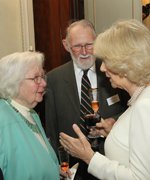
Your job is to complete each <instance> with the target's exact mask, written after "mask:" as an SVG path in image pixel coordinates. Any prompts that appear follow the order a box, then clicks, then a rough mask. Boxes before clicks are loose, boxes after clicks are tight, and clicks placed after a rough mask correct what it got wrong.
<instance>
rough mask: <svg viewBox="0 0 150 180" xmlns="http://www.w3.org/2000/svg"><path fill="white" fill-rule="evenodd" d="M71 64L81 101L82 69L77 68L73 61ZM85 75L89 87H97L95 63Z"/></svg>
mask: <svg viewBox="0 0 150 180" xmlns="http://www.w3.org/2000/svg"><path fill="white" fill-rule="evenodd" d="M73 65H74V71H75V77H76V82H77V87H78V94H79V99H80V101H81V80H82V76H83V70H82V69H80V68H78V67H77V65H76V64H75V63H74V64H73ZM87 76H88V78H89V81H90V83H91V88H97V76H96V69H95V64H94V66H92V67H91V68H90V69H89V71H88V73H87Z"/></svg>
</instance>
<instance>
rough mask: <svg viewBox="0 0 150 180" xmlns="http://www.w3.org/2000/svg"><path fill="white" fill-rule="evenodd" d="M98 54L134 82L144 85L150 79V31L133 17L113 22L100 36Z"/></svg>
mask: <svg viewBox="0 0 150 180" xmlns="http://www.w3.org/2000/svg"><path fill="white" fill-rule="evenodd" d="M94 54H95V55H96V56H97V57H99V58H100V59H102V60H103V61H104V62H105V64H106V67H108V68H109V69H110V70H111V71H112V72H114V73H117V74H119V75H121V76H124V75H126V76H127V78H128V80H130V81H131V82H133V83H135V84H137V85H140V86H141V85H145V84H148V83H149V82H150V31H149V30H148V28H146V27H145V26H144V25H143V24H142V23H141V22H139V21H137V20H134V19H131V20H125V21H120V22H116V23H115V24H113V25H112V26H111V27H110V28H109V29H108V30H106V31H105V32H103V33H101V34H99V35H98V37H97V39H96V41H95V44H94Z"/></svg>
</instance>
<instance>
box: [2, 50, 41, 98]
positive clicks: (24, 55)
mask: <svg viewBox="0 0 150 180" xmlns="http://www.w3.org/2000/svg"><path fill="white" fill-rule="evenodd" d="M43 63H44V55H43V54H42V53H40V52H30V51H26V52H16V53H13V54H10V55H7V56H5V57H3V58H1V59H0V98H4V99H7V98H14V97H16V96H17V95H18V93H19V87H20V83H21V82H22V80H23V79H24V77H25V75H26V73H27V71H28V70H29V69H30V68H31V67H32V66H33V65H34V64H35V65H36V64H37V65H41V66H43Z"/></svg>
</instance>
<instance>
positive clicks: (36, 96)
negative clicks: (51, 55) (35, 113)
mask: <svg viewBox="0 0 150 180" xmlns="http://www.w3.org/2000/svg"><path fill="white" fill-rule="evenodd" d="M43 74H44V71H43V68H42V66H40V65H33V66H32V67H31V68H30V70H29V71H28V72H27V74H26V75H25V78H24V80H23V81H22V82H21V84H20V88H19V94H18V96H17V97H16V98H15V99H14V100H15V101H17V102H18V103H20V104H22V105H24V106H26V107H28V108H34V107H35V106H36V105H37V104H38V103H39V102H41V101H42V100H43V95H44V92H45V87H46V82H45V80H44V79H42V80H41V82H40V83H38V84H37V83H35V82H34V80H32V79H28V78H34V77H37V76H42V75H43ZM26 78H27V79H26Z"/></svg>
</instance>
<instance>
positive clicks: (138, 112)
mask: <svg viewBox="0 0 150 180" xmlns="http://www.w3.org/2000/svg"><path fill="white" fill-rule="evenodd" d="M94 52H95V54H96V56H98V57H99V58H100V59H101V60H102V64H101V68H100V70H101V71H103V72H105V74H106V76H107V77H108V78H109V79H110V82H111V85H112V86H113V87H114V88H116V87H118V88H121V89H125V90H126V91H127V92H128V93H129V95H130V96H131V99H130V100H129V102H128V105H129V107H128V109H127V110H126V111H125V112H124V113H123V114H122V115H121V116H120V117H119V119H118V120H117V122H116V123H115V124H114V126H113V128H112V129H111V131H110V133H109V135H108V136H107V138H106V141H105V156H104V155H102V154H100V153H98V152H96V153H95V152H94V151H93V150H92V149H91V147H90V144H89V142H88V141H87V140H86V137H85V136H84V135H83V134H82V132H81V131H80V129H79V127H78V126H77V125H73V128H74V130H75V132H76V134H77V135H78V136H79V138H72V137H70V136H68V135H67V134H64V133H61V134H60V142H61V144H62V145H63V146H64V147H65V148H66V150H67V151H68V152H69V153H70V154H71V155H73V156H75V157H78V158H81V159H82V160H84V161H85V162H86V163H87V164H88V172H89V173H91V174H93V175H94V176H96V177H97V178H99V179H107V180H148V179H150V155H149V154H150V31H149V30H148V28H146V27H145V26H144V25H143V24H142V23H141V22H139V21H137V20H126V21H121V22H117V23H115V24H114V25H113V26H112V27H110V28H109V29H108V30H106V31H105V32H104V33H101V34H99V36H98V37H97V39H96V42H95V45H94ZM97 128H99V123H98V124H97Z"/></svg>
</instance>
